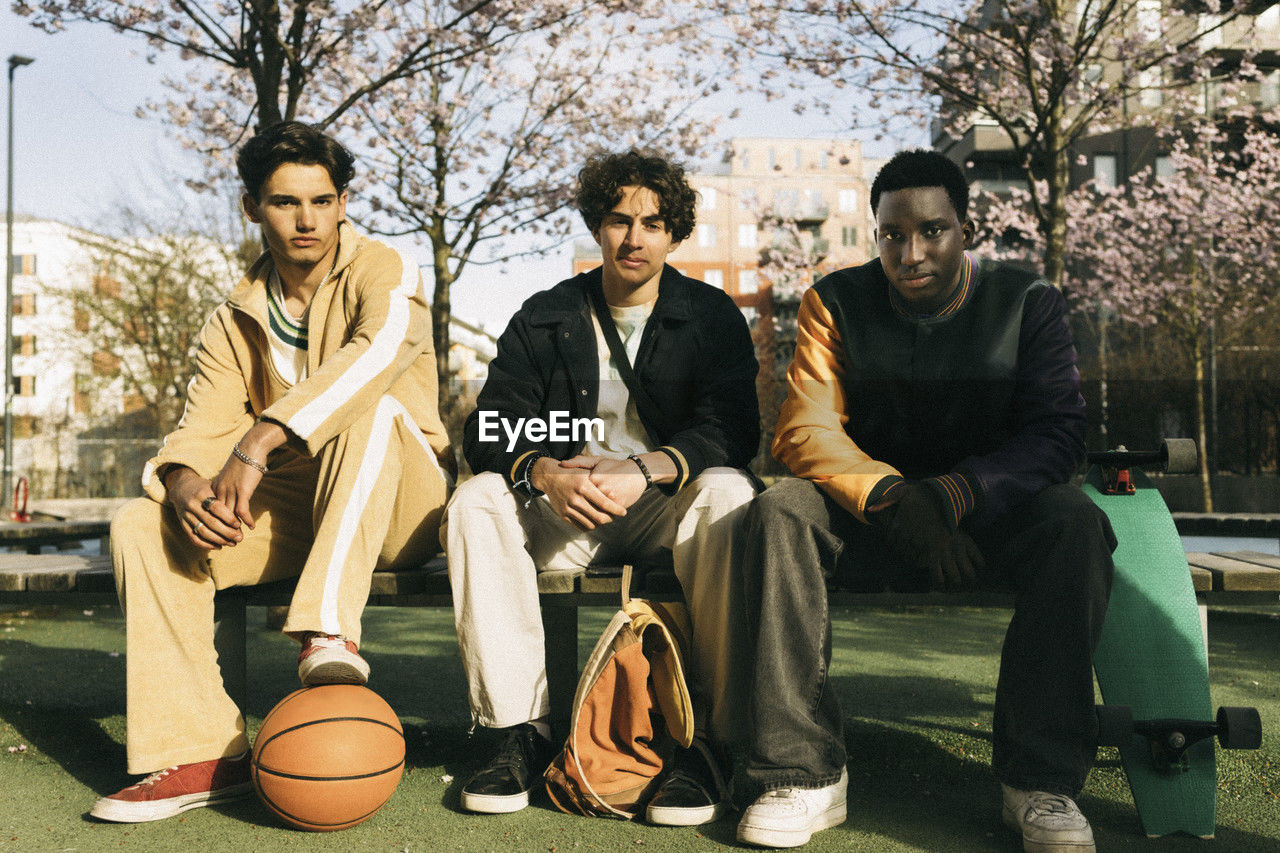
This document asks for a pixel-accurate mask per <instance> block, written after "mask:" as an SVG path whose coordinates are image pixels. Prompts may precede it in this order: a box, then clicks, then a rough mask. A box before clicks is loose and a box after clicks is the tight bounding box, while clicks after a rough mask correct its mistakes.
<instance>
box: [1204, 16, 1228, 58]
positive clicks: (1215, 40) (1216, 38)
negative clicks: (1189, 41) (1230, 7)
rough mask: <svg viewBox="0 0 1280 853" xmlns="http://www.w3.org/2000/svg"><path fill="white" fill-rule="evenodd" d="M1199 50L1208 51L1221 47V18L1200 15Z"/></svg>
mask: <svg viewBox="0 0 1280 853" xmlns="http://www.w3.org/2000/svg"><path fill="white" fill-rule="evenodd" d="M1199 26H1200V33H1201V35H1200V49H1201V50H1209V49H1210V48H1214V47H1221V46H1222V16H1221V15H1201V16H1200V21H1199Z"/></svg>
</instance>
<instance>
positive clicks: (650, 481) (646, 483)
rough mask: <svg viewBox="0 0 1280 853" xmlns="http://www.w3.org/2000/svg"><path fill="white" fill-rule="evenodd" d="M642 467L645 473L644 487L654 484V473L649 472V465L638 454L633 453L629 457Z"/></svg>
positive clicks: (642, 471)
mask: <svg viewBox="0 0 1280 853" xmlns="http://www.w3.org/2000/svg"><path fill="white" fill-rule="evenodd" d="M627 458H628V459H630V460H631V461H632V462H634V463H636V466H637V467H638V468H639V469H640V473H641V474H644V487H645V488H646V489H647V488H649V487H650V486H652V485H653V475H652V474H650V473H649V466H648V465H645V464H644V460H643V459H641V458H640V457H639V456H637V455H636V454H634V453H632V454H631V455H630V456H628V457H627Z"/></svg>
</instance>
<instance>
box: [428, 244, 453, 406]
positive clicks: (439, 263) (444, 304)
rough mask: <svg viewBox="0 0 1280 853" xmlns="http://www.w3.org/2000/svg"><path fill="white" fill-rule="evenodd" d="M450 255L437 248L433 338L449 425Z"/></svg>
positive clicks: (440, 390) (451, 314) (451, 374)
mask: <svg viewBox="0 0 1280 853" xmlns="http://www.w3.org/2000/svg"><path fill="white" fill-rule="evenodd" d="M449 255H450V250H449V247H448V246H443V245H440V244H437V245H436V250H435V252H434V254H433V263H432V267H433V269H434V271H435V277H436V283H435V289H434V291H433V296H432V300H431V335H432V342H433V343H434V345H435V350H436V380H437V381H438V383H439V398H440V420H441V421H443V422H444V423H448V422H449V416H450V415H451V414H452V413H453V393H452V390H451V389H450V387H449V383H450V380H451V379H452V378H453V372H452V371H451V370H450V369H449V321H450V319H451V318H452V316H453V306H452V303H450V301H449V288H450V287H451V286H452V285H453V279H454V275H453V272H452V271H451V270H450V269H449Z"/></svg>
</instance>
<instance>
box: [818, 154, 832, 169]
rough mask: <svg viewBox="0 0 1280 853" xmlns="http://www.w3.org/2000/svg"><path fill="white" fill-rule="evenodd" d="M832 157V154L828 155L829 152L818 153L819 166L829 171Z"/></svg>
mask: <svg viewBox="0 0 1280 853" xmlns="http://www.w3.org/2000/svg"><path fill="white" fill-rule="evenodd" d="M830 159H831V158H830V156H828V154H827V152H825V151H823V152H822V153H821V154H819V155H818V168H819V169H821V170H822V171H824V172H825V171H827V169H828V168H829V163H828V161H829V160H830Z"/></svg>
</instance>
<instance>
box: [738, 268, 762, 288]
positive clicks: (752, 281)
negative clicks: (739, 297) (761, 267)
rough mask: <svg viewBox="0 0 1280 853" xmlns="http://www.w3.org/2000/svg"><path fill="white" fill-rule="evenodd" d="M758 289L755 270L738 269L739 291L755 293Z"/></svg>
mask: <svg viewBox="0 0 1280 853" xmlns="http://www.w3.org/2000/svg"><path fill="white" fill-rule="evenodd" d="M759 289H760V285H759V283H758V281H757V276H756V271H755V270H738V292H739V293H755V292H756V291H757V290H759Z"/></svg>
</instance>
